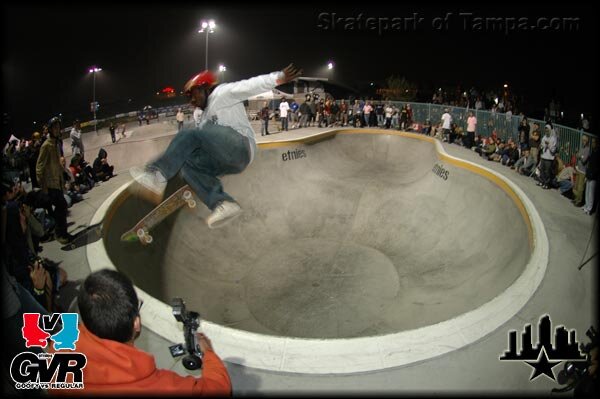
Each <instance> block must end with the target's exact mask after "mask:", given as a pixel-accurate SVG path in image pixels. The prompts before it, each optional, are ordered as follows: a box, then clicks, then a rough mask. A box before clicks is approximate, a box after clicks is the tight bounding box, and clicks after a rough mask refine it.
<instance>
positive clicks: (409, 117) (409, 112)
mask: <svg viewBox="0 0 600 399" xmlns="http://www.w3.org/2000/svg"><path fill="white" fill-rule="evenodd" d="M406 120H407V122H408V126H410V125H412V123H413V111H412V108H411V107H410V104H406Z"/></svg>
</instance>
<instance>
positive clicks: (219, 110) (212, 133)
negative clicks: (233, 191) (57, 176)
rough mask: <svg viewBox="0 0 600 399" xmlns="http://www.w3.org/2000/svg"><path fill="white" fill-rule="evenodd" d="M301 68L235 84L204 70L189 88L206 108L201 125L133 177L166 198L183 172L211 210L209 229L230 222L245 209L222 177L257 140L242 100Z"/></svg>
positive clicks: (236, 168) (250, 153)
mask: <svg viewBox="0 0 600 399" xmlns="http://www.w3.org/2000/svg"><path fill="white" fill-rule="evenodd" d="M301 73H302V71H301V70H299V69H297V68H296V67H294V66H293V65H292V64H290V65H288V66H287V67H286V68H284V69H283V70H282V71H278V72H273V73H270V74H267V75H260V76H257V77H254V78H251V79H247V80H242V81H239V82H234V83H226V84H221V85H217V80H216V77H215V75H214V74H213V73H212V72H210V71H203V72H201V73H199V74H198V75H196V76H194V77H193V78H191V79H190V80H189V81H188V82H187V83H186V84H185V86H184V92H185V95H186V96H187V97H188V98H189V99H190V103H191V105H192V106H195V107H198V108H200V109H202V110H203V113H202V116H201V120H200V124H199V127H198V128H196V129H190V130H182V131H180V132H179V133H177V135H176V136H175V138H174V139H173V141H171V143H170V144H169V147H168V148H167V149H166V151H165V152H164V153H163V155H162V156H160V157H159V158H158V159H156V160H154V161H153V162H151V163H149V164H148V165H146V166H145V167H143V168H139V167H134V168H131V170H130V173H131V175H132V176H133V178H134V179H135V180H136V181H137V182H138V183H140V184H141V185H142V186H144V187H145V188H146V189H148V190H150V191H151V192H152V193H154V195H155V196H156V197H158V198H157V199H161V200H162V197H163V195H164V190H165V188H166V186H167V181H168V180H169V179H171V178H173V177H174V176H175V175H176V174H177V173H178V172H179V171H181V174H182V177H183V178H184V179H185V181H186V182H187V183H188V184H189V185H190V186H191V187H192V189H193V190H194V191H195V193H196V194H197V195H198V196H199V198H200V199H201V200H202V202H204V203H205V204H206V206H207V207H208V208H209V209H210V210H211V211H212V213H211V215H210V216H209V217H208V218H207V219H206V223H207V225H208V227H209V228H216V227H220V226H223V225H225V224H226V223H227V222H229V221H231V220H233V218H235V217H237V216H239V215H240V214H241V212H242V209H241V207H240V206H239V205H238V204H237V203H236V202H235V200H234V199H233V198H232V197H231V196H230V195H228V194H227V193H226V192H224V191H223V186H222V184H221V181H220V180H219V178H218V176H222V175H226V174H234V173H241V172H242V171H243V170H244V169H246V167H247V166H248V165H249V164H250V163H251V162H252V160H253V158H254V153H255V152H256V139H255V138H254V130H253V129H252V127H251V125H250V122H249V121H248V116H247V115H246V111H245V108H244V105H243V102H244V101H245V100H247V99H248V97H251V96H253V95H256V94H260V93H263V92H265V91H268V90H271V89H273V88H274V87H275V86H278V85H281V84H284V83H287V82H291V81H292V80H294V79H296V78H298V77H299V76H300V75H301Z"/></svg>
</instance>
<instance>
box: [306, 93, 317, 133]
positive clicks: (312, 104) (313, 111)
mask: <svg viewBox="0 0 600 399" xmlns="http://www.w3.org/2000/svg"><path fill="white" fill-rule="evenodd" d="M308 106H309V107H310V117H309V118H308V119H309V122H310V126H311V127H312V126H314V125H315V121H316V119H317V100H316V99H315V98H313V99H312V100H311V101H310V102H309V103H308Z"/></svg>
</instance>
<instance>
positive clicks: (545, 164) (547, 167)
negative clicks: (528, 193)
mask: <svg viewBox="0 0 600 399" xmlns="http://www.w3.org/2000/svg"><path fill="white" fill-rule="evenodd" d="M557 144H558V143H557V140H556V134H555V133H554V129H553V128H552V125H551V124H550V123H548V124H546V127H545V132H544V137H543V138H542V141H541V143H540V150H541V152H542V154H541V159H542V162H541V167H540V169H541V179H540V180H541V182H540V183H539V184H538V185H540V186H542V187H543V188H544V189H549V188H550V182H551V181H552V178H553V177H554V173H553V170H552V164H553V162H554V158H555V157H556V150H557Z"/></svg>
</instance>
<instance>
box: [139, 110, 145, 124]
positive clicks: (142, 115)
mask: <svg viewBox="0 0 600 399" xmlns="http://www.w3.org/2000/svg"><path fill="white" fill-rule="evenodd" d="M143 121H144V113H143V112H141V111H140V112H139V113H138V123H139V125H140V126H142V122H143Z"/></svg>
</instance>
